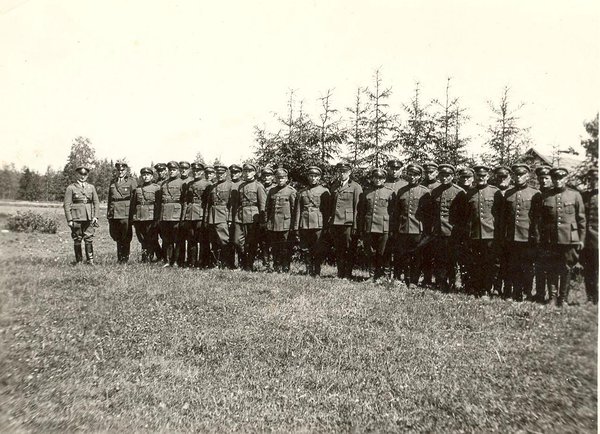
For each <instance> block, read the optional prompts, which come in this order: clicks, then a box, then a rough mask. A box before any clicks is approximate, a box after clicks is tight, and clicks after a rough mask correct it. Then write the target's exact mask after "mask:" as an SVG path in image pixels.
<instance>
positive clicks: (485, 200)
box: [465, 165, 503, 296]
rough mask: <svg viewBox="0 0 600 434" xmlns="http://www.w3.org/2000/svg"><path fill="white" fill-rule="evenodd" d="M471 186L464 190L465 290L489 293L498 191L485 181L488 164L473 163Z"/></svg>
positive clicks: (495, 261)
mask: <svg viewBox="0 0 600 434" xmlns="http://www.w3.org/2000/svg"><path fill="white" fill-rule="evenodd" d="M473 171H474V172H475V185H474V186H473V187H472V188H471V189H469V190H468V191H467V216H466V219H465V223H466V228H465V235H466V237H467V246H468V261H469V265H468V267H467V268H468V269H467V282H466V290H467V292H469V293H475V294H476V295H479V296H486V295H487V296H489V295H491V290H492V285H493V284H494V282H495V281H496V276H497V275H498V247H497V245H498V240H499V239H500V235H501V233H500V231H501V221H500V219H501V213H502V200H503V198H502V193H500V190H499V189H498V188H497V187H494V186H493V185H489V184H488V179H489V171H490V169H489V167H487V166H483V165H481V166H475V167H473Z"/></svg>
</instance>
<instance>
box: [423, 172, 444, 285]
mask: <svg viewBox="0 0 600 434" xmlns="http://www.w3.org/2000/svg"><path fill="white" fill-rule="evenodd" d="M423 171H424V172H425V176H424V178H423V182H422V184H423V185H424V186H425V187H427V188H428V189H429V191H432V190H433V189H434V188H436V187H439V185H440V181H439V180H438V175H439V170H438V165H437V163H436V162H435V161H426V162H425V163H423ZM421 256H422V267H423V282H422V284H423V285H431V284H432V283H433V280H432V277H433V261H434V256H435V251H434V245H433V243H428V244H426V245H424V246H423V249H422V252H421Z"/></svg>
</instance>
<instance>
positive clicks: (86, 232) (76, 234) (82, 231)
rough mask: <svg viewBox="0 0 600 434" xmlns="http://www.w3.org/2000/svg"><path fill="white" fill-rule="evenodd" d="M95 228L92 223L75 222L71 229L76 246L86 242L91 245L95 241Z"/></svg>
mask: <svg viewBox="0 0 600 434" xmlns="http://www.w3.org/2000/svg"><path fill="white" fill-rule="evenodd" d="M94 232H95V229H94V226H92V222H91V221H83V222H76V221H74V222H73V227H71V238H73V242H74V243H75V244H81V241H82V240H83V241H85V243H86V244H91V243H92V242H93V241H94Z"/></svg>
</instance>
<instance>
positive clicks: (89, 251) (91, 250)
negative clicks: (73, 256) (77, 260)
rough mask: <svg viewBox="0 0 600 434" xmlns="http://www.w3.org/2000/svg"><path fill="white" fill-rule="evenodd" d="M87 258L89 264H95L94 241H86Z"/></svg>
mask: <svg viewBox="0 0 600 434" xmlns="http://www.w3.org/2000/svg"><path fill="white" fill-rule="evenodd" d="M79 248H81V246H79ZM85 260H86V263H87V264H89V265H94V246H93V244H92V243H85Z"/></svg>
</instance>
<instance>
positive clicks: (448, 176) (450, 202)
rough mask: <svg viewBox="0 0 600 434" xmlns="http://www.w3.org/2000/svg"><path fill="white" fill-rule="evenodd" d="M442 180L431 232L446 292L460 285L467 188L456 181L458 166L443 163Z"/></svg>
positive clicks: (435, 266) (439, 282) (432, 204)
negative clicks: (459, 274)
mask: <svg viewBox="0 0 600 434" xmlns="http://www.w3.org/2000/svg"><path fill="white" fill-rule="evenodd" d="M438 169H439V179H440V182H441V184H440V185H439V186H438V187H436V188H434V189H433V190H432V191H431V201H430V207H431V208H430V211H429V212H428V214H430V216H431V235H432V236H433V241H432V243H433V247H434V252H435V253H434V258H433V259H434V261H433V269H434V274H435V283H436V285H437V286H438V287H439V288H440V289H441V290H442V291H444V292H449V291H450V290H456V288H457V287H458V282H457V275H458V272H457V271H458V249H459V247H460V246H459V243H460V240H461V237H462V225H463V224H464V218H465V212H466V205H467V197H466V194H465V191H464V190H463V189H462V188H460V187H459V186H457V185H456V184H453V183H452V181H453V179H454V173H455V169H454V166H452V165H450V164H440V165H439V167H438Z"/></svg>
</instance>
